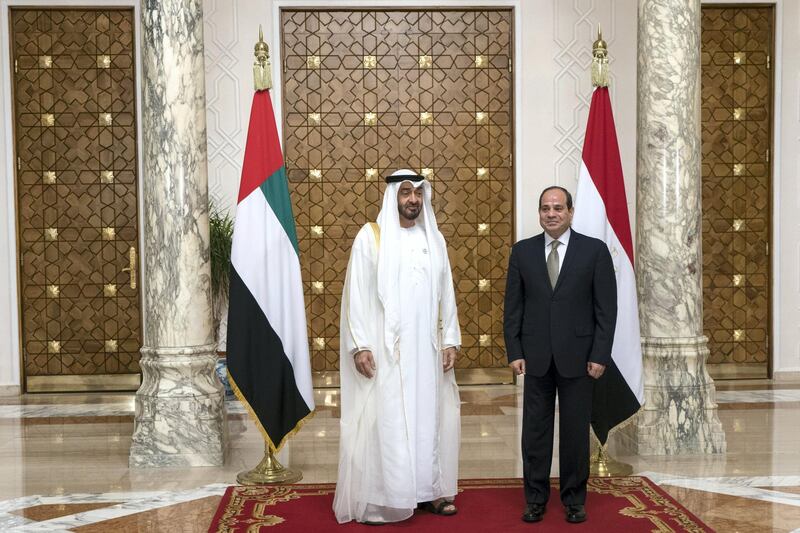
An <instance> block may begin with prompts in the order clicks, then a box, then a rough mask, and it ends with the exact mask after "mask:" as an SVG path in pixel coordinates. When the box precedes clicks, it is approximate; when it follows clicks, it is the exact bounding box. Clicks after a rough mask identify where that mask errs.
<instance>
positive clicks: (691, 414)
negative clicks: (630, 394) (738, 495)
mask: <svg viewBox="0 0 800 533" xmlns="http://www.w3.org/2000/svg"><path fill="white" fill-rule="evenodd" d="M707 343H708V339H707V338H706V337H705V336H701V337H689V338H654V337H643V338H642V353H643V356H644V397H645V405H644V407H642V409H641V411H639V413H638V415H637V417H636V421H635V423H634V424H631V426H629V428H627V429H629V430H632V432H635V438H633V439H632V440H633V442H635V446H636V448H637V450H636V451H637V452H638V453H639V454H640V455H681V454H698V453H724V452H725V450H726V441H725V432H724V431H723V429H722V424H721V422H720V421H719V416H718V414H717V402H716V388H715V387H714V381H713V380H712V379H711V377H710V376H709V375H708V371H707V370H706V359H707V358H708V354H709V350H708V344H707Z"/></svg>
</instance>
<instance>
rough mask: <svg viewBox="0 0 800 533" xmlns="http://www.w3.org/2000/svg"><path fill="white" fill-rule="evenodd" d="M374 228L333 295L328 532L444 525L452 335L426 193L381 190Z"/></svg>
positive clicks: (409, 183)
mask: <svg viewBox="0 0 800 533" xmlns="http://www.w3.org/2000/svg"><path fill="white" fill-rule="evenodd" d="M386 182H387V183H388V185H387V186H386V192H385V194H384V197H383V207H382V208H381V212H380V213H379V214H378V222H377V224H374V223H369V224H365V225H364V227H363V228H361V230H360V231H359V232H358V235H356V239H355V241H354V242H353V249H352V251H351V253H350V263H349V264H348V266H347V278H346V280H345V285H344V291H343V294H342V317H341V331H340V338H341V343H340V357H341V360H340V366H339V371H340V376H341V405H342V418H341V442H340V446H339V478H338V482H337V484H336V496H335V498H334V501H333V509H334V512H335V513H336V519H337V520H338V521H339V522H340V523H343V522H348V521H350V520H357V521H359V522H363V523H373V524H374V523H383V522H396V521H399V520H405V519H406V518H409V517H410V516H411V515H412V514H414V509H415V508H417V507H418V506H419V507H420V508H423V509H426V510H428V511H430V512H434V513H437V514H442V515H452V514H455V513H456V507H455V505H454V504H453V498H454V497H455V495H456V492H457V480H458V446H459V440H460V435H461V422H460V402H459V396H458V386H457V385H456V380H455V375H454V374H455V373H454V371H453V366H454V365H455V360H456V352H457V350H458V348H459V346H460V345H461V331H460V329H459V326H458V316H457V314H456V300H455V293H454V292H453V279H452V275H451V272H450V261H449V259H448V257H447V246H446V244H445V241H444V237H443V236H442V234H441V233H440V232H439V229H438V226H437V225H436V218H435V217H434V214H433V209H432V208H431V185H430V183H429V182H428V181H427V180H425V179H424V178H423V177H422V176H420V175H418V174H417V173H415V172H412V171H410V170H398V171H397V172H395V173H394V174H392V175H391V176H388V177H387V178H386Z"/></svg>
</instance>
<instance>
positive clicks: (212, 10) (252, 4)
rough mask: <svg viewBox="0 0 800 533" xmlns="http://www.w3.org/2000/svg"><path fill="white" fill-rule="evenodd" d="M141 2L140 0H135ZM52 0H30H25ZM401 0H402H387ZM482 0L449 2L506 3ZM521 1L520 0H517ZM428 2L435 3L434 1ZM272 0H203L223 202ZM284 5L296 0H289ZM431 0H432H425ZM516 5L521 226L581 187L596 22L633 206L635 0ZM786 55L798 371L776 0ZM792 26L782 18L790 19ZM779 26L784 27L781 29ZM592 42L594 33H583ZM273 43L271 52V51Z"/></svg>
mask: <svg viewBox="0 0 800 533" xmlns="http://www.w3.org/2000/svg"><path fill="white" fill-rule="evenodd" d="M382 1H383V0H373V1H370V2H357V1H354V0H348V1H343V2H335V3H334V2H326V3H321V2H314V1H312V0H308V1H304V2H295V4H296V5H305V6H308V5H313V6H321V5H326V4H327V5H336V6H343V5H372V6H374V5H381V2H382ZM131 2H132V3H137V4H138V2H137V1H136V0H131ZM8 3H9V0H0V7H3V9H2V10H0V11H2V14H0V17H2V18H0V42H2V43H7V42H8V35H7V28H8V25H7V23H5V22H4V21H5V20H6V19H5V16H6V7H7V6H8ZM37 3H41V4H42V5H52V4H53V2H52V1H45V0H42V1H41V2H39V1H38V0H30V1H28V2H26V4H27V5H31V4H37ZM383 3H384V4H386V5H391V6H396V5H397V2H391V3H386V2H383ZM508 3H509V2H502V3H501V2H493V1H491V0H484V1H481V2H477V3H476V2H472V1H469V0H464V1H462V2H450V3H447V4H444V3H442V4H443V5H449V6H453V5H462V6H463V5H486V6H492V5H501V4H502V5H506V4H508ZM511 3H512V4H513V3H514V2H511ZM426 4H427V3H426ZM274 5H275V1H274V0H204V2H203V7H204V11H205V14H206V17H205V19H204V30H205V54H206V102H207V115H206V116H207V131H208V177H209V194H210V195H211V196H212V197H215V198H217V199H218V203H220V204H221V205H222V206H223V207H227V208H231V207H233V205H234V203H235V198H236V193H237V190H238V184H239V172H240V170H239V169H240V165H241V160H242V150H243V147H244V141H245V136H246V132H247V120H248V117H249V111H250V101H251V98H252V87H251V76H252V72H251V65H252V57H253V56H252V47H253V44H254V42H255V38H256V33H257V31H258V24H262V25H263V27H264V30H265V33H266V35H267V38H268V39H270V38H271V35H272V33H274V24H273V12H274ZM280 5H289V2H281V4H280ZM427 5H430V4H427ZM515 5H516V6H517V10H518V12H519V13H518V18H517V21H518V25H517V27H516V33H517V35H518V40H517V44H518V49H517V54H516V55H517V57H516V60H517V62H516V65H515V68H516V70H515V76H516V77H517V79H518V80H519V85H518V86H519V89H520V90H519V92H518V93H517V94H516V106H517V117H516V135H517V138H518V144H517V150H516V154H515V158H516V160H515V167H516V171H517V205H518V210H517V211H518V220H517V222H518V224H517V232H518V236H519V237H523V236H528V235H532V234H534V233H535V232H537V231H538V224H537V222H536V212H535V210H533V209H529V208H527V207H528V206H530V205H531V204H532V203H535V198H536V196H537V195H538V192H539V191H540V190H541V188H542V187H544V186H545V185H547V184H549V183H552V182H553V181H557V182H558V183H560V184H561V185H564V186H566V187H568V188H572V189H574V187H575V184H576V183H577V170H575V169H577V164H578V161H579V157H580V150H581V145H582V142H583V128H584V127H585V123H586V116H587V112H588V101H589V100H588V98H589V95H590V90H591V88H590V86H589V73H588V68H587V67H586V65H588V61H589V53H590V50H589V48H590V46H591V41H592V40H593V36H594V32H595V28H596V25H597V23H598V22H600V23H602V25H603V29H604V36H605V38H606V40H607V41H608V42H609V47H610V53H611V58H612V64H611V65H612V69H613V79H612V82H613V83H612V98H613V100H614V102H613V104H614V113H615V119H616V125H617V135H618V137H619V143H620V150H621V154H622V165H623V172H624V174H625V180H626V186H627V189H628V201H629V203H630V207H629V211H630V213H631V218H632V222H633V219H634V217H635V205H634V202H635V198H636V195H635V193H634V190H635V189H634V184H635V168H636V109H635V102H636V0H596V1H595V2H594V3H591V2H577V3H576V2H566V1H564V0H524V1H520V2H516V4H515ZM777 5H778V18H779V27H778V33H779V39H782V41H781V42H779V43H778V44H779V54H780V55H779V56H776V58H775V59H776V62H775V64H776V67H777V68H776V76H778V77H779V78H780V79H778V80H777V81H778V82H779V85H777V86H776V95H777V97H778V103H779V104H781V105H782V112H781V113H780V114H779V116H778V119H777V124H776V129H775V136H776V146H775V148H776V152H775V159H774V160H775V161H776V165H775V173H776V174H775V176H776V184H779V187H778V186H776V193H775V194H776V199H777V200H776V202H775V215H776V216H778V217H779V220H778V225H776V227H775V234H774V237H773V239H774V240H773V242H774V245H775V257H774V260H775V263H776V269H775V274H776V276H775V288H774V291H775V312H774V327H775V331H776V335H775V336H774V343H773V347H774V349H775V361H774V365H773V366H774V368H775V370H776V373H780V372H795V373H800V275H798V274H797V273H798V272H800V223H798V222H797V220H796V219H795V217H794V216H793V214H794V213H795V212H798V210H800V118H798V117H800V34H798V33H797V31H796V28H797V27H798V25H800V4H798V3H797V2H794V1H793V0H791V1H787V0H778V3H777ZM784 28H785V30H784ZM781 34H782V35H781ZM584 43H585V44H584ZM273 55H274V54H273ZM11 70H12V69H11V68H10V67H9V59H8V48H7V47H6V46H5V45H4V47H3V48H2V52H1V53H0V110H2V112H1V113H0V116H2V117H3V120H4V123H3V126H4V127H3V128H0V176H1V177H2V184H0V205H2V206H4V207H5V209H4V212H5V216H3V217H0V257H2V258H7V259H5V260H3V261H0V385H12V386H14V385H19V366H18V361H19V347H18V345H17V339H18V319H17V316H16V309H17V294H16V275H15V272H16V260H15V255H16V251H15V248H14V246H15V245H14V243H15V229H14V220H15V215H14V213H13V202H14V199H13V187H14V184H13V180H14V174H13V157H12V154H13V146H12V144H11V138H10V137H9V136H8V134H9V132H10V131H11V129H10V128H11V121H12V118H11V115H10V107H7V106H8V105H9V99H10V94H9V92H8V88H9V87H10V79H9V73H10V72H11Z"/></svg>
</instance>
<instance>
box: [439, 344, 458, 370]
mask: <svg viewBox="0 0 800 533" xmlns="http://www.w3.org/2000/svg"><path fill="white" fill-rule="evenodd" d="M456 353H457V352H456V349H455V347H454V346H451V347H450V348H445V349H444V353H443V354H442V368H444V371H445V372H447V371H449V370H452V369H453V367H454V366H456Z"/></svg>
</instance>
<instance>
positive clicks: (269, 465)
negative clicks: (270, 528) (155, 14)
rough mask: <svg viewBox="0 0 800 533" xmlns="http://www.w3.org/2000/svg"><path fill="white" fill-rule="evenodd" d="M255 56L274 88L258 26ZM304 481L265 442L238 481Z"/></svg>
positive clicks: (256, 69) (258, 85)
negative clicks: (258, 458)
mask: <svg viewBox="0 0 800 533" xmlns="http://www.w3.org/2000/svg"><path fill="white" fill-rule="evenodd" d="M254 54H255V56H256V61H255V63H253V85H254V89H255V90H256V91H263V90H266V89H271V88H272V72H271V68H272V66H271V65H270V62H269V46H268V45H267V43H266V42H264V32H263V31H262V29H261V25H259V26H258V42H257V43H256V46H255V50H254ZM301 479H303V472H301V471H300V470H293V469H291V468H286V467H284V466H283V465H282V464H281V463H280V462H279V461H278V460H277V459H276V458H275V455H273V453H272V450H271V449H270V447H269V443H268V442H264V457H263V458H262V459H261V462H260V463H258V465H257V466H256V467H255V468H253V469H252V470H246V471H244V472H239V474H238V475H237V476H236V481H237V482H238V483H239V484H240V485H269V484H277V483H297V482H298V481H300V480H301Z"/></svg>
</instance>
